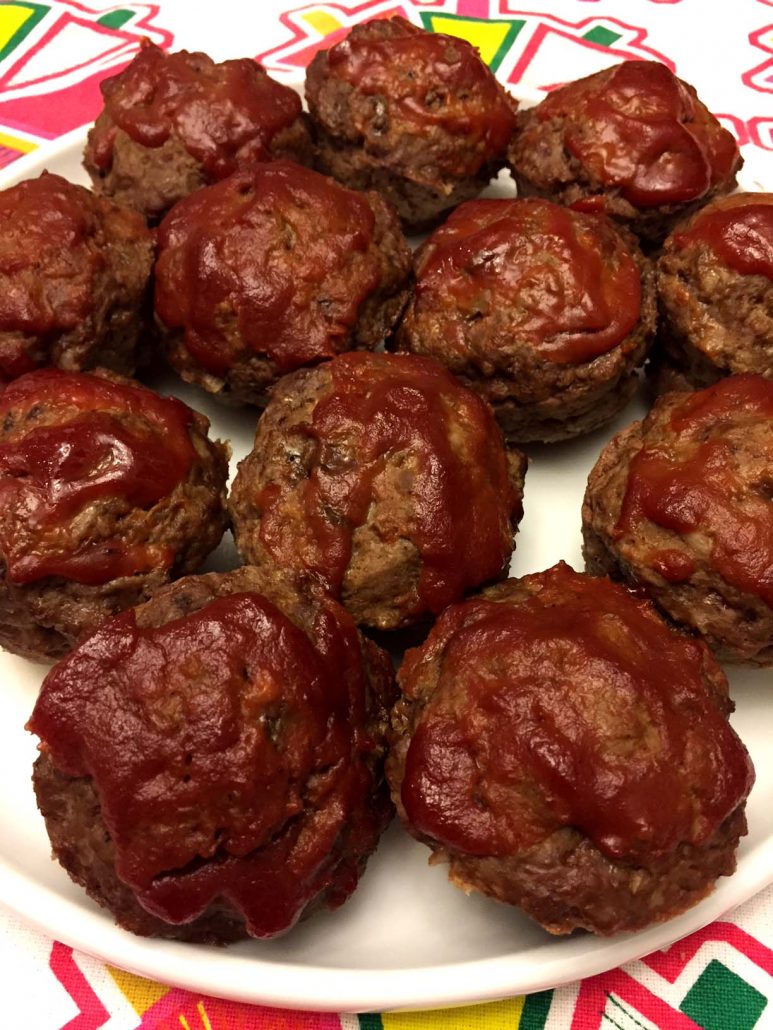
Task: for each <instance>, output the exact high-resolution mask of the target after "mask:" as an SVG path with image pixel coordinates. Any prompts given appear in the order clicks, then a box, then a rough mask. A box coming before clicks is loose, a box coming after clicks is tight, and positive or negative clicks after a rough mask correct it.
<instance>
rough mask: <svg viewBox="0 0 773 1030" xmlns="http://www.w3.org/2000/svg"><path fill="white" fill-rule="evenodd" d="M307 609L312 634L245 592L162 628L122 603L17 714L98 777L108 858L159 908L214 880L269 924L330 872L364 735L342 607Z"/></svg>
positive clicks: (178, 906) (60, 758) (203, 901)
mask: <svg viewBox="0 0 773 1030" xmlns="http://www.w3.org/2000/svg"><path fill="white" fill-rule="evenodd" d="M316 623H317V625H316V626H315V639H316V640H317V644H316V646H315V645H313V644H312V643H311V641H310V640H309V638H308V637H307V636H306V634H305V633H304V632H303V631H302V630H301V629H299V628H298V627H297V626H296V625H295V624H294V623H293V622H292V621H291V620H290V619H288V618H287V617H286V616H285V615H284V614H283V613H282V612H281V611H280V610H279V609H278V608H276V607H275V605H273V604H272V603H271V601H269V600H268V599H267V598H265V597H263V596H261V595H259V594H255V593H235V594H231V595H229V596H225V597H220V598H217V599H216V600H214V601H212V602H210V603H209V604H207V605H206V606H205V607H203V608H201V609H199V610H198V611H196V612H194V613H193V614H191V615H188V616H186V617H185V618H180V619H176V620H174V621H172V622H169V623H167V624H166V625H163V626H160V627H158V628H149V629H147V628H146V629H143V628H140V627H139V626H138V625H137V623H136V618H135V613H134V611H131V610H130V611H127V612H124V613H122V614H121V615H119V616H117V617H115V618H113V619H110V620H108V622H106V623H105V624H104V625H103V627H102V628H100V629H99V630H98V631H97V632H96V633H95V634H93V635H92V636H91V637H89V638H88V640H87V641H86V642H85V643H83V644H82V645H81V646H80V647H78V648H77V649H76V650H75V651H73V652H72V653H71V654H70V655H69V656H68V657H67V658H65V659H64V660H63V661H61V662H60V663H59V664H58V665H57V666H55V667H54V669H52V671H51V672H50V673H49V675H48V676H47V677H46V679H45V681H44V683H43V687H42V690H41V694H40V698H39V700H38V703H37V705H36V707H35V710H34V712H33V715H32V718H31V720H30V723H29V729H31V731H32V732H33V733H36V734H37V735H38V736H39V737H40V738H41V740H42V747H43V748H44V749H45V750H46V751H48V752H49V753H50V755H51V758H52V760H53V762H54V764H55V765H56V766H57V768H59V769H60V770H61V771H63V772H64V773H66V774H67V775H70V776H91V777H93V780H94V783H95V786H96V788H97V791H98V793H99V798H100V803H101V812H102V817H103V818H104V821H105V823H106V824H107V827H108V829H109V831H110V835H111V837H112V838H113V841H114V843H115V847H116V871H117V873H118V875H119V877H120V878H121V879H122V880H123V881H124V882H125V883H127V884H128V885H129V886H130V887H131V888H132V890H133V891H134V892H135V894H136V896H137V898H138V900H139V901H140V903H141V904H142V905H143V906H144V907H145V908H147V909H148V910H149V911H150V912H152V913H154V914H155V915H158V916H160V917H161V918H162V919H165V920H167V921H168V922H170V923H183V922H188V921H190V920H192V919H194V918H195V917H196V916H198V915H199V914H200V913H201V912H203V911H204V910H205V909H206V907H207V906H208V905H209V903H210V902H212V901H214V900H216V899H217V898H218V897H221V896H222V897H225V898H226V899H228V900H229V901H230V902H232V903H233V905H234V906H235V907H236V908H237V909H238V910H240V911H241V912H242V913H243V914H244V916H245V919H246V922H247V926H248V929H249V931H250V932H251V933H252V934H253V935H255V936H258V937H263V936H270V935H272V934H275V933H279V932H281V931H283V930H286V929H288V928H289V927H290V926H292V924H293V923H294V922H295V921H296V919H297V918H298V916H299V915H300V913H301V911H302V909H303V907H304V906H305V905H306V904H307V902H308V901H310V900H311V899H312V898H314V897H315V896H316V895H317V894H319V893H320V892H321V891H323V890H324V889H325V888H326V887H327V886H328V885H329V883H330V880H331V876H332V872H333V870H332V868H331V867H332V863H333V858H332V856H333V854H335V853H336V844H337V837H338V835H339V834H340V833H341V831H342V829H343V827H344V826H345V825H346V823H347V820H348V818H349V816H350V813H351V811H352V809H353V808H354V807H355V806H357V805H363V804H364V803H365V801H366V799H367V797H368V794H369V792H370V790H371V789H372V783H371V779H370V775H369V773H368V772H367V769H366V767H365V766H364V764H363V763H362V762H361V761H359V760H357V756H358V754H364V753H366V752H367V751H368V750H369V748H370V747H371V742H370V741H369V739H368V738H367V736H366V735H365V734H364V733H363V732H362V731H361V730H360V729H358V728H357V727H360V726H361V725H362V722H363V718H364V689H365V688H364V684H363V679H362V668H361V653H360V646H359V642H358V637H357V632H356V629H355V627H354V624H353V623H352V622H351V620H350V619H348V617H347V616H346V614H345V613H344V612H342V611H341V610H340V609H339V608H338V607H337V606H335V607H334V606H333V605H332V604H331V605H329V606H328V607H327V608H325V607H323V608H322V609H321V610H320V612H319V614H318V616H317V619H316ZM117 714H118V715H119V716H120V717H117ZM353 875H354V877H355V879H356V873H354V874H353Z"/></svg>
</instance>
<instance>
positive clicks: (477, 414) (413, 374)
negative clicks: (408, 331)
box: [258, 352, 519, 612]
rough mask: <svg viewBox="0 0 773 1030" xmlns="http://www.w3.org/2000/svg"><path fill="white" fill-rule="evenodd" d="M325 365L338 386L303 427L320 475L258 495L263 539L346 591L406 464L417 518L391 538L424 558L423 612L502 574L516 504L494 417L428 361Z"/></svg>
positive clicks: (279, 556)
mask: <svg viewBox="0 0 773 1030" xmlns="http://www.w3.org/2000/svg"><path fill="white" fill-rule="evenodd" d="M328 367H329V368H330V371H331V374H332V383H331V386H330V389H329V391H328V392H327V393H326V394H325V395H324V396H323V397H322V398H321V400H320V401H319V402H318V404H317V405H316V407H315V409H314V413H313V416H312V418H311V420H310V422H309V425H308V428H307V432H308V435H309V436H310V437H311V438H312V439H313V440H314V441H315V442H316V446H317V457H316V460H315V463H314V467H313V470H312V472H311V475H310V476H309V478H308V479H307V480H305V481H304V482H303V483H301V484H300V485H299V484H297V483H293V482H289V483H287V484H286V485H276V484H272V485H270V486H268V487H266V488H265V489H264V490H263V491H262V494H261V496H260V498H259V500H258V506H259V508H260V509H261V511H262V518H261V527H260V536H261V541H262V542H263V544H264V546H265V547H266V549H267V550H268V552H269V554H271V555H272V557H273V558H274V560H275V561H276V562H278V563H279V564H280V565H281V564H284V563H286V564H287V565H288V566H290V567H294V568H298V567H299V566H301V567H303V568H305V569H308V570H311V571H312V572H314V573H315V575H316V576H317V577H318V578H319V579H320V580H321V581H322V582H323V583H324V585H325V586H326V587H327V589H329V590H330V591H331V592H332V593H333V594H334V595H336V594H338V593H339V592H340V590H341V586H342V584H343V581H344V576H345V573H346V569H347V566H348V565H349V561H350V559H351V555H352V539H353V535H354V531H355V530H356V528H357V527H358V526H361V525H362V524H363V523H364V522H365V520H366V517H367V515H368V510H369V507H370V505H371V503H372V502H373V500H374V494H375V492H376V480H377V477H378V476H379V475H380V474H381V473H383V472H384V470H385V469H386V468H387V467H388V466H395V467H397V466H399V465H400V464H402V465H403V466H404V476H405V478H406V480H407V482H408V483H409V489H408V491H407V492H408V493H409V498H410V514H409V516H408V523H407V525H401V526H400V527H398V528H396V529H395V537H396V538H397V537H400V536H405V537H408V538H409V539H410V540H411V541H412V542H413V543H414V545H415V546H416V548H417V549H418V551H419V554H420V556H421V562H422V567H421V573H420V578H419V583H418V590H417V595H416V598H415V608H416V611H417V612H425V611H427V610H428V609H429V610H430V611H433V612H440V611H442V609H443V608H445V606H446V605H447V604H449V603H450V602H451V601H455V600H458V599H459V598H460V597H462V595H463V594H464V593H465V591H466V590H469V589H470V588H471V587H472V586H476V585H478V584H479V583H482V582H485V581H486V580H488V579H492V578H493V577H495V576H497V575H498V574H499V573H500V572H501V570H502V567H503V565H504V564H505V562H506V561H507V559H508V558H509V557H510V553H511V551H512V536H513V530H512V525H511V522H510V518H511V515H512V514H513V513H514V512H515V511H516V509H517V508H518V507H519V499H518V498H516V497H515V495H514V491H513V487H512V486H511V483H510V480H509V478H508V469H507V463H506V458H505V450H504V447H503V446H502V442H501V435H500V433H499V430H498V429H497V427H496V423H495V422H494V419H493V416H492V414H491V412H490V410H489V408H488V407H487V406H486V405H485V403H484V402H483V401H481V400H480V398H478V397H477V396H476V395H475V394H473V393H472V392H471V391H469V390H467V389H465V388H464V387H462V386H461V385H460V384H459V383H458V381H457V380H456V379H454V377H453V376H452V375H451V374H450V373H449V372H447V371H446V369H445V368H443V367H442V366H441V365H440V364H439V363H438V362H436V361H434V360H432V359H430V358H421V357H416V356H414V355H405V354H370V353H364V352H356V353H354V352H353V353H350V354H344V355H341V356H340V357H338V358H336V359H335V361H333V362H331V364H330V365H329V366H328ZM455 444H456V447H455V446H454V445H455ZM297 490H301V491H302V492H303V494H302V504H303V509H304V512H305V519H304V522H303V524H302V525H298V524H297V522H293V523H289V522H288V519H287V517H286V508H287V498H286V492H289V491H297Z"/></svg>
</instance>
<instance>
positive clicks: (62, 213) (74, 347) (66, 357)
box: [0, 172, 153, 381]
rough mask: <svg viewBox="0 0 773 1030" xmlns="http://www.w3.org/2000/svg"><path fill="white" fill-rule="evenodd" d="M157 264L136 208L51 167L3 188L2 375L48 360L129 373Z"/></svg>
mask: <svg viewBox="0 0 773 1030" xmlns="http://www.w3.org/2000/svg"><path fill="white" fill-rule="evenodd" d="M152 265H153V237H152V235H151V233H150V232H148V230H147V228H146V227H145V223H144V222H143V220H142V219H141V218H140V216H139V215H138V214H137V213H136V212H134V211H128V210H126V209H124V208H121V207H118V206H117V205H116V204H112V203H110V202H109V201H107V200H103V199H101V198H99V197H95V196H94V195H93V194H92V193H90V192H89V191H88V190H86V189H84V188H83V187H82V186H74V185H73V184H72V183H71V182H67V180H66V179H62V178H61V177H60V176H59V175H49V173H48V172H43V174H42V175H41V176H40V177H39V178H37V179H27V180H26V181H24V182H20V183H18V184H17V185H16V186H11V187H9V188H8V189H5V190H0V380H5V381H8V380H9V379H14V378H15V377H16V376H20V375H23V374H24V373H25V372H31V371H32V370H33V369H35V368H38V367H40V366H41V365H57V366H59V367H60V368H66V369H71V370H72V369H90V368H94V367H96V366H97V365H99V366H101V367H104V368H109V369H112V370H113V371H114V372H121V373H124V374H126V375H129V374H131V373H132V372H133V371H134V369H135V367H136V365H137V359H138V351H139V345H140V342H141V336H142V333H143V330H144V329H145V328H146V321H147V316H148V315H149V314H150V304H149V292H148V283H149V278H150V271H151V268H152Z"/></svg>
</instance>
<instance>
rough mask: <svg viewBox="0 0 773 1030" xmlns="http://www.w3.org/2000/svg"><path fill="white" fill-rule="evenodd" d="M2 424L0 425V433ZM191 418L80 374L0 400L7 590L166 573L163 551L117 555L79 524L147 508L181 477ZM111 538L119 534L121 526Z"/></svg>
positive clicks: (57, 375)
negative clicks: (90, 516)
mask: <svg viewBox="0 0 773 1030" xmlns="http://www.w3.org/2000/svg"><path fill="white" fill-rule="evenodd" d="M3 420H5V422H4V424H3ZM192 421H193V413H192V412H191V410H190V408H188V407H186V405H184V404H183V403H182V402H181V401H178V400H176V399H174V398H164V397H159V396H157V395H156V394H154V393H152V392H151V391H150V390H145V389H142V388H141V387H138V386H130V385H124V384H118V383H113V382H110V381H109V380H106V379H102V378H100V377H99V376H95V375H89V374H87V373H82V372H62V371H59V370H58V369H41V370H40V371H37V372H31V373H30V374H29V375H26V376H22V378H20V379H17V380H15V381H14V382H13V383H11V384H10V385H9V386H8V387H6V389H5V391H4V392H3V393H2V394H0V424H3V431H2V435H0V509H1V510H2V518H0V549H2V554H3V558H4V560H5V564H6V567H7V571H8V577H9V579H10V580H11V582H13V583H20V584H21V583H33V582H35V581H37V580H40V579H43V578H44V577H46V576H63V577H65V578H67V579H72V580H75V581H76V582H78V583H87V584H91V585H96V584H100V583H107V582H108V581H109V580H111V579H115V578H117V577H119V576H127V575H133V574H135V573H139V572H145V571H148V570H150V569H152V568H168V567H169V565H171V563H172V560H173V558H174V555H173V554H172V553H171V551H170V550H169V548H166V547H159V546H157V545H154V543H153V540H152V537H151V538H150V539H149V540H148V542H147V543H145V544H143V545H141V546H140V545H137V546H129V547H127V546H125V545H124V543H123V542H122V540H121V539H120V537H119V536H115V537H113V536H110V537H107V538H105V537H103V536H100V533H99V529H98V528H95V529H94V530H92V532H91V533H89V534H86V536H83V537H81V536H77V535H76V534H77V524H78V519H79V516H82V513H83V512H84V511H85V510H86V509H87V507H88V506H89V505H92V504H93V503H94V502H110V501H111V500H115V501H116V503H117V505H118V508H119V509H120V511H121V512H123V511H125V510H126V509H127V508H150V507H152V506H153V505H154V504H155V503H156V502H157V501H159V500H161V498H162V497H165V496H166V495H167V494H169V493H171V492H172V491H173V490H174V489H175V487H176V486H177V485H178V484H179V483H181V482H182V481H183V480H184V479H185V478H186V477H187V475H188V471H189V469H190V466H191V463H192V462H193V460H194V459H195V456H196V452H195V450H194V448H193V445H192V443H191V439H190V435H189V431H188V430H189V426H190V425H191V423H192ZM116 532H120V521H119V522H118V523H117V527H116Z"/></svg>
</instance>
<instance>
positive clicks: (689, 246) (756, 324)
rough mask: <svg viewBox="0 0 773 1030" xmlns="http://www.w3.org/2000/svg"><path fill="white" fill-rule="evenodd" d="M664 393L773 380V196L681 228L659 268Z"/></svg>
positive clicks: (730, 205) (736, 200) (727, 202)
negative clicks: (738, 379) (748, 378)
mask: <svg viewBox="0 0 773 1030" xmlns="http://www.w3.org/2000/svg"><path fill="white" fill-rule="evenodd" d="M657 276H658V298H659V301H660V310H661V316H662V317H661V320H660V326H659V330H658V332H659V337H660V338H661V342H662V360H661V362H660V363H659V366H660V385H661V388H662V389H664V390H668V389H692V388H700V387H702V386H710V385H711V384H712V383H714V382H716V381H717V379H720V378H721V377H722V376H726V375H730V374H733V373H741V372H754V373H759V374H760V375H764V376H767V378H769V379H773V193H736V194H734V195H733V196H731V197H722V198H721V199H719V200H715V201H714V202H713V203H712V204H709V205H708V206H707V207H704V208H702V209H701V210H700V211H698V213H697V214H695V215H693V216H692V217H691V218H690V219H688V220H687V221H685V222H683V223H681V224H680V225H678V226H677V228H676V229H675V231H674V232H673V233H672V234H671V235H670V236H669V237H668V239H667V240H666V242H665V244H664V245H663V254H662V256H661V257H660V259H659V261H658V266H657Z"/></svg>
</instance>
